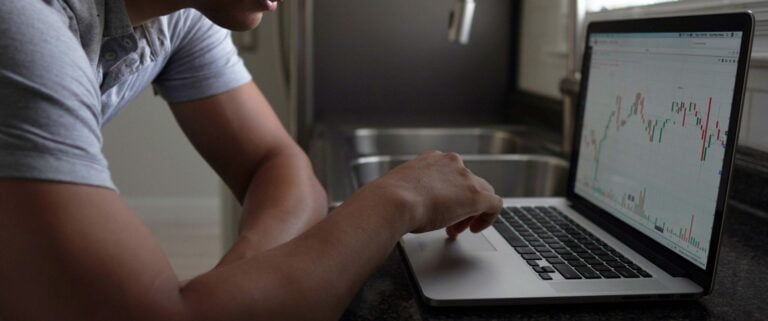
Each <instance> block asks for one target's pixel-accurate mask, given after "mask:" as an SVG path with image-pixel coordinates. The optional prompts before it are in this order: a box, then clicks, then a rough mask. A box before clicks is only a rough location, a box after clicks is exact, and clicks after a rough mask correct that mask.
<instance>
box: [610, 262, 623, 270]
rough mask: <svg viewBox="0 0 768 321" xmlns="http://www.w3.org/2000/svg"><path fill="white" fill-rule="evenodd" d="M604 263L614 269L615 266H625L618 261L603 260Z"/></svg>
mask: <svg viewBox="0 0 768 321" xmlns="http://www.w3.org/2000/svg"><path fill="white" fill-rule="evenodd" d="M605 264H608V266H610V267H612V268H614V269H616V268H626V266H625V265H624V263H621V262H618V261H611V262H605Z"/></svg>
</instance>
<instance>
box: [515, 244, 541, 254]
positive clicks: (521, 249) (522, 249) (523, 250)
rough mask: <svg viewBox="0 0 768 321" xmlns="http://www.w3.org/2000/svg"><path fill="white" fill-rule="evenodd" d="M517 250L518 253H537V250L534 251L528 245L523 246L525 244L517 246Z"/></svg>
mask: <svg viewBox="0 0 768 321" xmlns="http://www.w3.org/2000/svg"><path fill="white" fill-rule="evenodd" d="M515 251H517V253H520V254H533V253H536V251H534V250H533V249H532V248H530V247H527V246H525V247H523V246H521V247H516V248H515Z"/></svg>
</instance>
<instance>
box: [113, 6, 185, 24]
mask: <svg viewBox="0 0 768 321" xmlns="http://www.w3.org/2000/svg"><path fill="white" fill-rule="evenodd" d="M122 1H124V3H125V8H126V10H127V11H128V17H130V18H131V24H132V25H134V26H138V25H140V24H142V23H144V22H146V21H147V20H150V19H152V18H156V17H160V16H164V15H167V14H169V13H171V12H174V11H177V10H180V9H183V8H185V7H187V5H186V2H187V1H185V0H122Z"/></svg>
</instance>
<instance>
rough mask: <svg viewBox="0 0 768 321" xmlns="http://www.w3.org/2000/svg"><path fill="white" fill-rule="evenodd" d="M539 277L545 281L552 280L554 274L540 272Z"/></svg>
mask: <svg viewBox="0 0 768 321" xmlns="http://www.w3.org/2000/svg"><path fill="white" fill-rule="evenodd" d="M539 277H540V278H541V279H542V280H545V281H549V280H552V276H551V275H549V273H539Z"/></svg>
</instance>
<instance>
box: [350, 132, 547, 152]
mask: <svg viewBox="0 0 768 321" xmlns="http://www.w3.org/2000/svg"><path fill="white" fill-rule="evenodd" d="M529 132H530V129H528V128H508V129H493V128H359V129H356V130H353V131H351V133H349V134H347V137H346V139H347V144H348V145H347V146H351V153H352V154H353V155H352V156H353V157H361V156H372V155H418V154H421V153H423V152H426V151H429V150H439V151H443V152H457V153H460V154H521V153H542V152H543V149H542V144H541V143H540V142H537V143H536V144H534V143H533V139H529V137H526V136H529V135H530V133H529Z"/></svg>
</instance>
